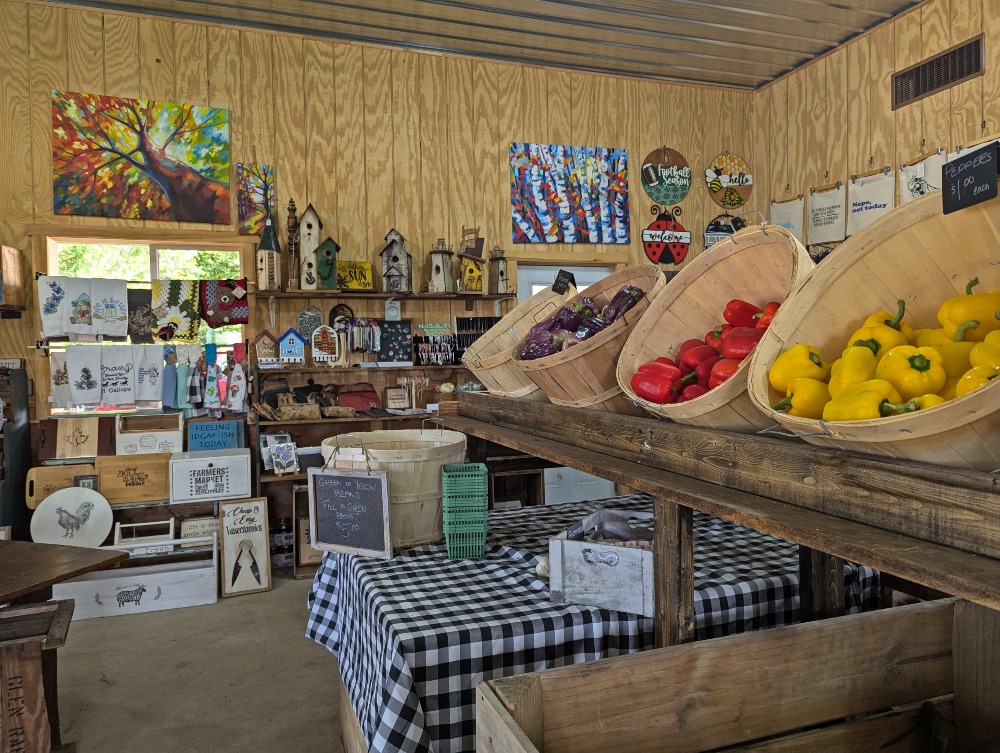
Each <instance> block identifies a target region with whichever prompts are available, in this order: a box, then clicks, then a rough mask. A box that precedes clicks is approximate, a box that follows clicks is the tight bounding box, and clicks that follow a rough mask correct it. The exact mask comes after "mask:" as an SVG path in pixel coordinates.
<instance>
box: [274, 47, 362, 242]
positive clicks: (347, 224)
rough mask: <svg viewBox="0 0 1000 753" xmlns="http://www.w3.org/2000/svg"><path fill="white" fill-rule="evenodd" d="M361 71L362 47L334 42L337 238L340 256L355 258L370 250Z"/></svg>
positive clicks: (334, 154)
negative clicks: (367, 223) (367, 226)
mask: <svg viewBox="0 0 1000 753" xmlns="http://www.w3.org/2000/svg"><path fill="white" fill-rule="evenodd" d="M361 71H362V64H361V48H360V47H355V46H353V45H334V48H333V80H334V93H333V96H334V101H335V102H336V103H337V108H336V116H335V118H334V119H333V121H332V122H331V123H330V125H331V126H333V127H334V129H335V131H334V134H333V139H332V141H333V165H334V184H335V185H336V186H337V215H336V223H335V225H334V226H335V227H336V230H335V234H334V238H336V240H337V242H338V243H339V244H340V246H341V251H340V257H339V258H343V259H349V260H354V261H360V260H367V259H368V258H369V254H370V253H371V250H370V248H369V244H368V231H367V228H366V224H365V223H366V218H365V205H366V202H367V193H366V190H365V178H364V176H365V135H364V131H363V128H362V121H363V117H364V93H363V92H362V89H361V87H360V86H358V82H359V81H361V80H362V79H361V75H362V73H361ZM277 180H278V191H279V194H280V192H281V182H280V181H281V176H277ZM332 224H333V223H332Z"/></svg>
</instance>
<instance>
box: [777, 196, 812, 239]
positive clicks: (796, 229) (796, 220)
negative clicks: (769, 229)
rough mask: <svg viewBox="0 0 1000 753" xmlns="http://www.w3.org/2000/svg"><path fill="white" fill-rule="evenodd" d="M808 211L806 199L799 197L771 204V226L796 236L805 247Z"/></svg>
mask: <svg viewBox="0 0 1000 753" xmlns="http://www.w3.org/2000/svg"><path fill="white" fill-rule="evenodd" d="M805 210H806V200H805V197H803V196H799V197H797V198H794V199H792V200H791V201H780V202H779V201H772V202H771V224H772V225H777V226H778V227H783V228H785V230H787V231H788V232H790V233H791V234H792V235H794V236H795V237H796V238H797V239H798V241H799V243H801V244H803V245H805V232H804V229H805V228H804V225H805V223H804V219H803V218H804V217H805Z"/></svg>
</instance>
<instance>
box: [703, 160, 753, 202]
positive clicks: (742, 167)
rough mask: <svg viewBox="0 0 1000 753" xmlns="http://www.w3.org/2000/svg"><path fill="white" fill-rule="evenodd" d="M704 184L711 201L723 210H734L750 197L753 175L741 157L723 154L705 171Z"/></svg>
mask: <svg viewBox="0 0 1000 753" xmlns="http://www.w3.org/2000/svg"><path fill="white" fill-rule="evenodd" d="M705 184H706V185H707V186H708V193H709V194H710V195H711V196H712V201H714V202H715V203H716V204H718V205H719V206H720V207H723V208H724V209H735V208H736V207H741V206H743V204H744V203H745V202H746V200H747V198H748V197H749V196H750V189H751V188H752V186H753V175H751V174H750V167H749V166H748V165H747V163H746V162H745V161H744V160H743V158H742V157H739V156H737V155H735V154H732V153H731V152H724V153H722V154H720V155H719V156H718V157H716V158H715V159H714V160H712V163H711V164H710V165H709V166H708V169H707V170H706V171H705Z"/></svg>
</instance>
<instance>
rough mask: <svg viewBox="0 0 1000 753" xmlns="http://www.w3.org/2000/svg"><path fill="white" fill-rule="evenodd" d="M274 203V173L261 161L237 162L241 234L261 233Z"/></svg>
mask: <svg viewBox="0 0 1000 753" xmlns="http://www.w3.org/2000/svg"><path fill="white" fill-rule="evenodd" d="M273 204H274V173H273V172H272V171H271V166H270V165H265V164H263V163H261V162H237V163H236V212H237V214H238V216H239V220H238V221H239V231H240V235H260V234H261V233H263V232H264V221H265V220H267V215H268V213H269V212H271V211H272V209H273V208H274V207H273Z"/></svg>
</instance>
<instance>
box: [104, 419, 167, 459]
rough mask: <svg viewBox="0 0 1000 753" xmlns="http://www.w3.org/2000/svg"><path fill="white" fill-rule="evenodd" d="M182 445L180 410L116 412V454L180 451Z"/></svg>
mask: <svg viewBox="0 0 1000 753" xmlns="http://www.w3.org/2000/svg"><path fill="white" fill-rule="evenodd" d="M183 449H184V414H183V413H164V414H162V415H153V416H142V415H134V416H118V417H117V419H116V420H115V454H117V455H143V454H147V453H151V452H180V451H181V450H183Z"/></svg>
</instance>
